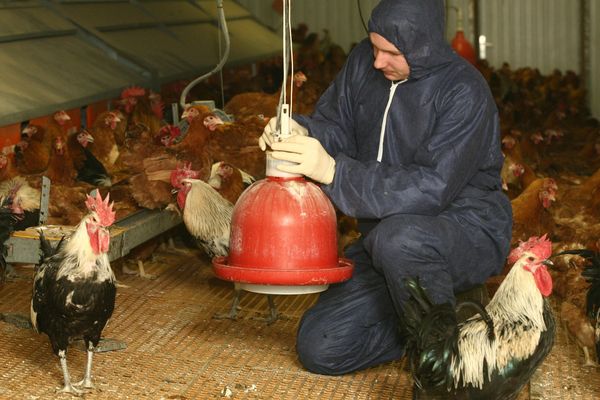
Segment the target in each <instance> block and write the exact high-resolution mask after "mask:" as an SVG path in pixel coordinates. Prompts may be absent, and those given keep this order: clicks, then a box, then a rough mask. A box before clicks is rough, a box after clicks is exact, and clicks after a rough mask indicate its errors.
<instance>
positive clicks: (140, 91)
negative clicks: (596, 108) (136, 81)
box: [121, 86, 146, 99]
mask: <svg viewBox="0 0 600 400" xmlns="http://www.w3.org/2000/svg"><path fill="white" fill-rule="evenodd" d="M145 95H146V89H144V88H143V87H139V86H131V87H128V88H127V89H123V91H122V92H121V98H122V99H126V98H128V97H140V96H145Z"/></svg>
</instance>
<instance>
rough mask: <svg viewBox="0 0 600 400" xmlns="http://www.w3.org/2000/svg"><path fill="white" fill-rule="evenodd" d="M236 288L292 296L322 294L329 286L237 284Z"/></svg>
mask: <svg viewBox="0 0 600 400" xmlns="http://www.w3.org/2000/svg"><path fill="white" fill-rule="evenodd" d="M235 287H236V288H238V289H241V290H245V291H246V292H253V293H260V294H276V295H292V294H311V293H321V292H323V291H325V290H327V288H328V287H329V285H303V286H287V285H259V284H255V283H242V282H235Z"/></svg>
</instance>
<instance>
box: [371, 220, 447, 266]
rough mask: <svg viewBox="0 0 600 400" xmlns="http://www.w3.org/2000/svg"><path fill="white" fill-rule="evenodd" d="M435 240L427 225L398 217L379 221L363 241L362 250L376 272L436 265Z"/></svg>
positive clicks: (437, 251) (436, 244)
mask: <svg viewBox="0 0 600 400" xmlns="http://www.w3.org/2000/svg"><path fill="white" fill-rule="evenodd" d="M438 243H439V240H438V239H437V238H436V231H435V228H434V226H433V225H432V223H431V221H429V219H428V218H427V217H422V216H402V217H395V218H390V219H388V220H384V221H382V222H381V223H380V224H379V225H378V226H377V227H376V228H375V229H373V230H372V231H371V232H370V233H369V235H368V236H367V238H366V239H365V248H366V249H367V251H368V252H369V254H370V255H371V257H372V259H373V263H374V265H375V266H376V267H377V268H386V266H391V265H393V266H394V268H395V266H396V265H399V264H402V263H404V262H409V263H412V262H423V261H425V262H427V261H429V262H432V261H439V260H440V258H441V255H440V251H439V249H438V248H437V246H438Z"/></svg>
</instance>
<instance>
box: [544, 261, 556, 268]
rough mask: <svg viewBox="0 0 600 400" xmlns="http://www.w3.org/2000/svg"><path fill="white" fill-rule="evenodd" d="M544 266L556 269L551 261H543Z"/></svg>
mask: <svg viewBox="0 0 600 400" xmlns="http://www.w3.org/2000/svg"><path fill="white" fill-rule="evenodd" d="M542 264H544V265H545V266H547V267H554V263H553V262H552V261H550V260H545V261H542Z"/></svg>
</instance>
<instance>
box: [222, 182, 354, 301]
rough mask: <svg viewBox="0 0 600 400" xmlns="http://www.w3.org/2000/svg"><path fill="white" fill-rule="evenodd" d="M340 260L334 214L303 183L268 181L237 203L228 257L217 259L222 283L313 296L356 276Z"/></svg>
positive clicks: (326, 201) (317, 190)
mask: <svg viewBox="0 0 600 400" xmlns="http://www.w3.org/2000/svg"><path fill="white" fill-rule="evenodd" d="M353 268H354V265H353V263H352V261H350V260H348V259H345V258H338V255H337V221H336V215H335V210H334V208H333V206H332V205H331V202H330V201H329V199H327V197H326V196H325V194H324V193H323V191H322V190H321V189H320V188H319V187H318V186H317V185H315V184H314V183H311V182H307V181H306V180H305V179H304V178H303V177H276V176H267V178H266V179H263V180H261V181H258V182H255V183H253V184H252V185H251V186H250V187H248V189H246V190H245V191H244V193H242V196H240V198H239V199H238V201H237V202H236V204H235V206H234V209H233V215H232V221H231V236H230V240H229V256H228V257H215V258H214V259H213V270H214V272H215V274H216V275H217V277H219V278H220V279H223V280H227V281H232V282H235V283H236V286H237V287H238V288H240V289H243V290H246V291H249V292H255V293H263V294H308V293H318V292H322V291H324V290H326V289H327V288H328V286H329V284H331V283H338V282H343V281H345V280H348V279H350V277H351V276H352V271H353Z"/></svg>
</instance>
